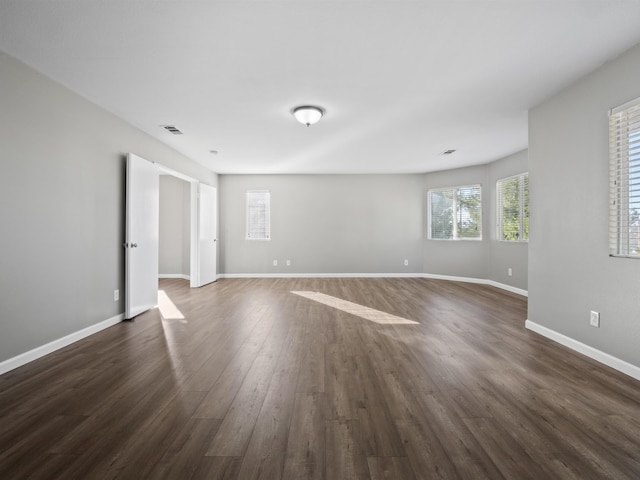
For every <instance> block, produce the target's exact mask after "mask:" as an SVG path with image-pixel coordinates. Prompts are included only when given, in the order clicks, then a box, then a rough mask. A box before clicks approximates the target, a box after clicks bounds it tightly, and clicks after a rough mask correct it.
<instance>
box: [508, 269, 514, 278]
mask: <svg viewBox="0 0 640 480" xmlns="http://www.w3.org/2000/svg"><path fill="white" fill-rule="evenodd" d="M507 275H509V276H510V277H511V276H512V275H513V269H512V268H511V267H509V268H507Z"/></svg>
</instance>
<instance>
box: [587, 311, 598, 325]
mask: <svg viewBox="0 0 640 480" xmlns="http://www.w3.org/2000/svg"><path fill="white" fill-rule="evenodd" d="M589 323H590V324H591V326H592V327H600V312H596V311H594V310H591V314H590V320H589Z"/></svg>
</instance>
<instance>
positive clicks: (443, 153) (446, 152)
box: [442, 150, 455, 155]
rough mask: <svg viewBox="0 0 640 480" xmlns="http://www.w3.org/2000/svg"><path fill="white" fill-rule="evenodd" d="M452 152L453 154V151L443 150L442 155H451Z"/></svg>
mask: <svg viewBox="0 0 640 480" xmlns="http://www.w3.org/2000/svg"><path fill="white" fill-rule="evenodd" d="M453 152H455V150H445V151H444V152H442V155H451V154H452V153H453Z"/></svg>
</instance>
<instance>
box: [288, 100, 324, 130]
mask: <svg viewBox="0 0 640 480" xmlns="http://www.w3.org/2000/svg"><path fill="white" fill-rule="evenodd" d="M291 113H292V114H293V116H294V117H296V120H298V121H299V122H300V123H301V124H303V125H306V126H307V127H308V126H310V125H313V124H314V123H318V121H319V120H320V119H321V118H322V116H323V115H324V114H325V110H324V108H322V107H316V106H314V105H300V106H299V107H295V108H294V109H293V110H291Z"/></svg>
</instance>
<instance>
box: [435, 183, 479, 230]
mask: <svg viewBox="0 0 640 480" xmlns="http://www.w3.org/2000/svg"><path fill="white" fill-rule="evenodd" d="M476 187H477V188H478V194H479V196H480V199H479V201H480V204H479V213H480V218H479V219H478V226H479V228H480V234H479V236H477V237H460V236H459V234H458V216H457V214H458V212H459V207H460V203H459V202H458V198H459V196H460V191H461V190H464V189H471V188H476ZM436 192H451V194H452V199H451V200H452V218H451V220H452V231H451V238H434V237H433V228H432V221H433V214H432V205H431V204H432V198H431V196H432V194H433V193H436ZM482 218H483V214H482V184H481V183H474V184H469V185H459V186H454V187H439V188H430V189H429V190H427V239H429V240H436V241H440V240H442V241H454V242H457V241H472V242H477V241H482V239H483V238H482V234H483V228H482Z"/></svg>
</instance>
